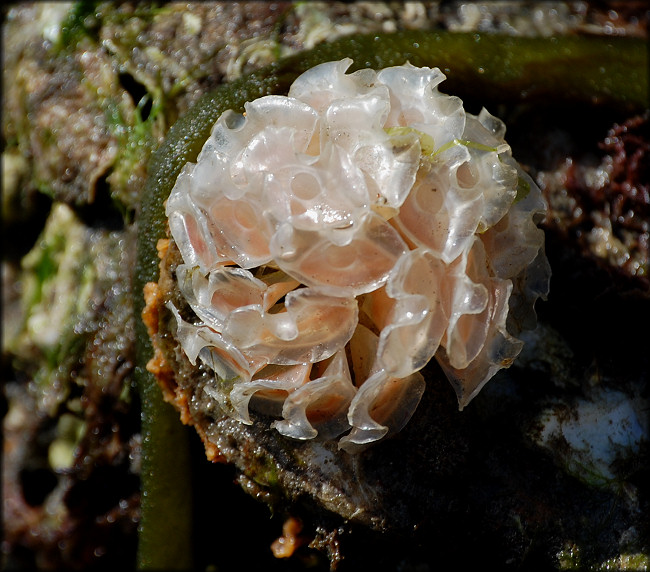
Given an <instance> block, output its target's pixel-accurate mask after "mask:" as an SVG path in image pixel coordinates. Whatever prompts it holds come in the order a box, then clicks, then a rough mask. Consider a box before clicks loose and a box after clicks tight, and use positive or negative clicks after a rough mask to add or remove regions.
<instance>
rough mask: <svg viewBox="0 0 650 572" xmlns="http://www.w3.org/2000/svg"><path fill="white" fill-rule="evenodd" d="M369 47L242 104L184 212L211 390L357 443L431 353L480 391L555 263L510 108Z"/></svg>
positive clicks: (217, 135)
mask: <svg viewBox="0 0 650 572" xmlns="http://www.w3.org/2000/svg"><path fill="white" fill-rule="evenodd" d="M351 63H352V61H351V60H350V59H343V60H341V61H334V62H328V63H324V64H321V65H318V66H316V67H314V68H312V69H310V70H309V71H307V72H306V73H304V74H303V75H301V76H300V77H299V78H298V79H297V80H296V81H295V82H294V83H293V85H292V87H291V89H290V91H289V93H288V96H265V97H262V98H260V99H257V100H255V101H252V102H249V103H247V104H246V106H245V110H246V111H245V113H244V114H243V115H240V114H236V113H234V112H232V111H228V112H226V113H224V114H223V115H222V116H221V117H220V118H219V120H218V121H217V122H216V124H215V125H214V127H213V130H212V133H211V136H210V138H209V139H208V140H207V141H206V143H205V145H204V146H203V149H202V151H201V153H200V154H199V157H198V159H197V162H196V163H195V164H194V163H188V164H187V165H186V166H185V167H184V169H183V171H182V172H181V174H180V176H179V177H178V180H177V181H176V184H175V186H174V189H173V191H172V193H171V195H170V197H169V199H168V201H167V206H166V212H167V216H168V219H169V226H170V231H171V234H172V236H173V239H174V241H175V242H176V243H177V245H178V248H179V250H180V253H181V255H182V258H183V261H184V264H181V265H179V266H178V268H177V279H178V284H179V288H180V291H181V293H182V295H183V296H184V298H185V299H186V301H187V302H188V304H189V306H190V307H191V308H192V310H193V312H194V314H195V316H194V317H193V318H188V317H187V316H185V318H186V319H184V318H183V317H182V316H181V314H180V312H179V310H178V309H177V308H175V307H174V306H173V305H171V304H169V307H170V309H171V311H172V312H173V313H174V315H175V317H176V320H177V324H178V330H177V337H178V340H179V341H180V344H181V346H182V348H183V350H184V352H185V354H186V355H187V357H188V359H189V360H190V362H192V363H193V364H196V360H197V359H200V360H201V361H202V362H203V363H204V364H205V365H207V366H208V367H209V368H211V369H212V370H214V372H215V378H214V383H213V384H211V385H209V386H206V389H205V391H206V392H208V394H209V396H210V397H212V398H214V399H216V400H217V401H218V402H219V403H220V405H221V407H222V408H223V409H224V410H225V411H227V412H228V413H229V414H230V415H232V416H234V417H235V418H237V419H239V420H241V421H242V422H244V423H250V422H251V417H250V411H251V410H257V411H259V412H261V413H263V414H268V415H271V416H275V417H276V420H275V421H274V422H273V424H272V425H273V427H275V428H276V429H277V430H278V431H279V432H280V433H282V434H283V435H286V436H289V437H293V438H297V439H311V438H314V437H316V436H317V435H318V436H319V438H323V439H333V438H336V437H338V436H340V435H342V434H345V435H344V436H343V437H342V438H341V439H340V440H339V446H340V447H341V448H343V449H345V450H347V451H349V452H354V451H357V450H359V449H362V448H363V447H364V446H366V445H367V444H368V443H370V442H372V441H376V440H378V439H381V438H382V437H384V436H385V435H387V434H388V433H390V432H395V431H398V430H399V429H401V428H402V427H403V426H404V424H405V423H406V422H407V421H408V420H409V419H410V417H411V415H412V414H413V412H414V410H415V408H416V407H417V404H418V402H419V401H420V398H421V395H422V393H423V391H424V386H425V383H424V379H423V376H422V374H421V373H420V370H421V369H422V368H423V367H424V366H425V365H426V364H427V362H429V360H430V359H431V358H433V357H435V358H436V360H437V361H438V363H439V364H440V366H441V367H442V370H443V371H444V372H445V374H446V376H447V377H448V379H449V380H450V382H451V383H452V385H453V387H454V389H455V390H456V393H457V397H458V401H459V405H460V408H461V409H462V407H464V406H465V405H466V404H467V403H468V402H469V401H470V400H471V399H472V398H473V397H474V396H475V395H476V394H477V393H478V392H479V390H480V389H481V387H482V386H483V385H484V384H485V383H486V382H487V381H488V380H489V379H490V378H491V377H492V376H493V375H494V374H495V373H496V372H497V371H498V370H499V369H501V368H504V367H507V366H508V365H510V363H511V362H512V361H513V359H514V358H515V357H516V356H517V354H518V353H519V351H520V350H521V346H522V342H521V341H520V340H518V339H517V338H516V336H517V334H518V333H519V332H520V331H521V329H522V328H529V327H534V325H535V321H536V319H535V313H534V310H533V305H534V303H535V300H536V299H537V298H538V297H540V296H542V297H543V296H545V295H546V292H547V290H548V281H549V275H550V271H549V267H548V263H547V261H546V257H545V255H544V249H543V242H544V237H543V232H542V231H541V230H540V229H538V228H537V226H536V223H537V222H539V220H540V218H541V217H542V216H543V214H544V203H543V201H542V198H541V194H540V191H539V189H538V188H537V187H536V186H535V184H534V183H533V181H532V180H531V179H530V178H529V177H528V176H527V175H526V174H525V172H524V171H523V170H522V169H521V168H520V167H519V165H518V164H517V163H516V161H515V160H514V159H513V158H512V156H511V153H510V147H509V146H508V144H507V143H506V142H505V141H504V132H505V127H504V125H503V123H502V122H501V121H500V120H498V119H496V118H495V117H493V116H491V115H490V114H489V113H488V112H487V111H486V110H482V111H481V113H480V114H479V115H478V116H474V115H472V114H469V113H466V112H465V110H464V109H463V105H462V102H461V100H460V99H459V98H457V97H453V96H449V95H445V94H443V93H440V92H439V91H438V84H439V83H440V82H441V81H443V80H444V79H445V76H444V75H443V74H442V73H441V72H440V70H438V69H437V68H434V69H430V68H416V67H413V66H411V65H410V64H406V65H402V66H397V67H390V68H385V69H383V70H381V71H379V72H376V71H374V70H370V69H363V70H360V71H357V72H354V73H350V74H347V73H346V70H347V69H348V67H349V66H350V65H351Z"/></svg>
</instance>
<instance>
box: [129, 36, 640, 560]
mask: <svg viewBox="0 0 650 572" xmlns="http://www.w3.org/2000/svg"><path fill="white" fill-rule="evenodd" d="M344 57H350V58H352V59H353V60H354V64H353V66H352V69H351V70H350V71H354V70H355V69H359V68H362V67H371V68H374V69H381V68H384V67H387V66H392V65H401V64H403V63H405V62H406V61H409V62H410V63H412V64H413V65H415V66H428V67H438V68H440V69H441V70H442V71H443V72H444V73H445V74H446V75H447V77H448V79H447V81H446V82H445V91H446V92H447V93H452V94H454V95H459V96H461V97H473V96H475V95H477V94H478V96H480V99H481V101H482V102H483V103H485V104H486V106H489V105H490V104H495V103H520V102H530V103H537V102H542V103H543V102H548V101H553V102H564V101H566V102H582V103H584V104H588V105H593V104H599V105H609V106H616V107H618V108H620V109H624V110H626V111H629V112H634V111H638V110H640V109H642V108H644V107H646V106H647V102H648V72H647V68H648V65H647V64H648V54H647V50H646V46H645V42H644V41H643V40H641V39H636V38H624V37H623V38H620V37H619V38H617V37H598V36H565V37H557V38H554V37H553V38H525V37H504V36H499V35H481V34H474V33H470V34H459V33H453V32H442V31H441V32H431V31H406V32H398V33H394V34H387V35H383V34H370V35H361V36H355V37H344V38H341V39H339V40H337V41H334V42H331V43H327V44H320V45H319V46H317V47H316V48H314V49H312V50H309V51H305V52H301V53H298V54H295V55H293V56H290V57H287V58H284V59H283V60H280V61H278V62H276V63H274V64H271V65H270V66H267V67H265V68H263V69H261V70H258V71H256V72H254V73H252V74H249V75H247V76H244V77H242V78H239V79H238V80H236V81H233V82H231V83H229V84H226V85H223V86H221V87H220V88H218V89H217V90H215V91H213V92H211V93H209V94H206V95H205V96H204V97H203V98H201V99H200V100H199V101H198V102H197V104H196V105H195V106H194V107H193V108H192V109H190V110H189V111H188V113H186V114H185V115H184V116H183V117H181V118H180V119H179V121H178V122H177V123H176V124H175V125H174V126H173V127H172V128H171V129H170V131H169V134H168V136H167V138H166V140H165V141H164V142H163V144H162V145H161V146H160V148H159V149H158V150H157V151H156V152H155V153H154V155H153V157H152V160H151V162H150V164H149V177H148V180H147V184H146V186H145V189H144V194H143V199H142V205H141V211H140V214H139V218H138V229H139V234H138V262H137V265H136V269H135V281H134V292H135V294H134V295H135V309H136V316H137V317H139V316H140V313H141V311H142V308H143V306H144V300H143V295H142V289H143V287H144V284H145V283H147V282H150V281H154V282H155V281H157V280H158V262H159V261H158V256H157V251H156V243H157V241H158V239H159V238H163V237H165V236H166V219H165V214H164V206H163V205H164V201H165V200H166V198H167V197H168V195H169V193H170V191H171V189H172V187H173V185H174V183H175V181H176V178H177V176H178V174H179V173H180V171H181V169H182V167H183V166H184V165H185V163H187V162H188V161H195V160H196V157H197V155H198V153H199V151H200V149H201V147H202V145H203V143H204V141H205V140H206V139H207V138H208V136H209V134H210V131H211V129H212V125H213V124H214V122H215V121H216V120H217V118H218V117H219V116H220V115H221V114H222V113H223V112H224V111H226V110H228V109H233V110H235V111H242V109H243V105H244V103H245V102H246V101H251V100H254V99H256V98H259V97H262V96H264V95H268V94H282V93H286V92H287V91H288V88H289V86H290V85H291V83H292V82H293V81H294V80H295V78H296V77H297V76H298V75H300V74H301V73H303V72H304V71H306V70H307V69H309V68H311V67H313V66H315V65H317V64H319V63H322V62H325V61H331V60H338V59H342V58H344ZM137 328H138V329H137V339H138V368H137V377H138V383H139V386H140V394H141V400H142V423H143V426H142V432H143V441H142V491H143V497H142V520H141V526H140V546H139V557H138V558H139V566H140V567H141V568H149V569H172V568H190V566H191V527H192V513H191V504H192V499H191V494H190V485H189V478H190V475H189V453H188V448H187V442H186V441H187V432H186V429H185V428H184V427H182V425H181V424H180V421H179V420H178V415H177V414H176V413H175V411H174V410H173V408H172V407H171V406H170V405H168V404H166V403H164V401H163V399H162V395H161V392H160V391H159V390H158V387H157V385H156V381H155V379H154V378H153V376H152V375H151V374H149V373H148V372H147V371H146V369H145V364H146V362H147V360H148V359H149V357H151V355H152V353H153V350H152V347H151V342H150V340H149V338H148V335H147V332H146V329H145V327H144V324H142V322H141V320H140V319H137Z"/></svg>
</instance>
